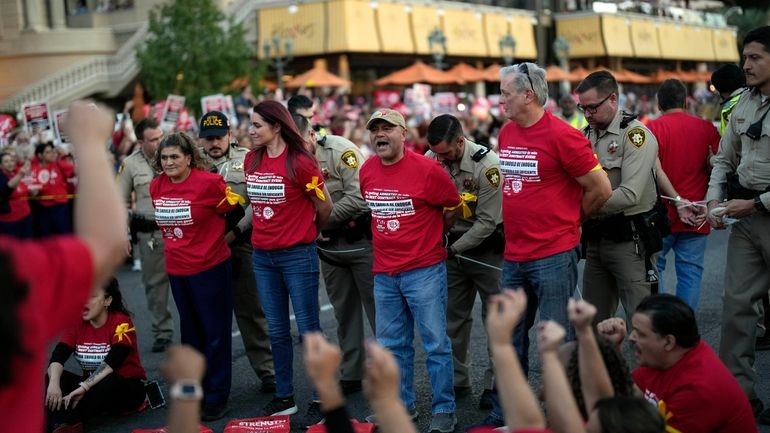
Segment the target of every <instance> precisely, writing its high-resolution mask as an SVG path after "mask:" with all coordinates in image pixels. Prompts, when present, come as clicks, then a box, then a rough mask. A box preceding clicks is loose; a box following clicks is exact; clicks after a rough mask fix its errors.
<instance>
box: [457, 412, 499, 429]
mask: <svg viewBox="0 0 770 433" xmlns="http://www.w3.org/2000/svg"><path fill="white" fill-rule="evenodd" d="M504 425H505V420H503V419H500V418H498V417H496V416H494V415H492V414H491V413H490V414H489V415H487V417H486V418H484V419H483V420H482V421H481V422H478V423H476V424H471V425H469V426H465V428H464V429H463V430H465V431H466V432H468V431H471V430H473V429H476V428H479V427H494V428H500V427H503V426H504Z"/></svg>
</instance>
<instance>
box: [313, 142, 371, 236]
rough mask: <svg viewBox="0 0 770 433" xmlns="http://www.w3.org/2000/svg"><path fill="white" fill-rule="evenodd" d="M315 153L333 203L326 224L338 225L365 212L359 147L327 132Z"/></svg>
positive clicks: (361, 160) (327, 225) (327, 226)
mask: <svg viewBox="0 0 770 433" xmlns="http://www.w3.org/2000/svg"><path fill="white" fill-rule="evenodd" d="M315 156H316V158H317V159H318V163H319V164H320V166H321V173H322V174H323V176H324V182H325V184H326V189H327V190H329V194H330V195H331V196H332V203H334V206H333V207H332V213H331V216H329V221H328V222H327V223H326V228H328V229H335V228H340V226H341V224H342V223H344V222H345V221H348V220H349V219H351V218H355V217H357V216H359V215H361V214H363V213H366V212H368V211H369V208H368V207H367V205H366V201H365V200H364V198H363V196H361V185H360V182H359V179H358V174H359V171H360V170H361V164H363V162H364V158H363V156H361V151H360V150H358V147H357V146H356V145H355V144H353V143H352V142H351V141H349V140H347V139H346V138H344V137H340V136H337V135H327V136H326V140H325V141H324V143H323V144H320V143H319V144H318V145H317V146H316V148H315Z"/></svg>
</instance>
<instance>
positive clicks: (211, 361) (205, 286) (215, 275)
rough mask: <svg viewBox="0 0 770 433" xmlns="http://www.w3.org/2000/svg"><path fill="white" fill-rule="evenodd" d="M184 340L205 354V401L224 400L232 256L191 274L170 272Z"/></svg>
mask: <svg viewBox="0 0 770 433" xmlns="http://www.w3.org/2000/svg"><path fill="white" fill-rule="evenodd" d="M168 278H169V281H170V283H171V291H172V293H173V294H174V302H176V307H177V309H178V310H179V322H180V329H181V331H182V344H189V345H190V346H192V347H194V348H195V349H197V350H198V351H200V352H201V353H203V355H204V356H205V357H206V375H205V376H203V402H204V404H206V405H215V404H223V403H226V402H227V399H228V397H229V396H230V383H231V381H232V374H233V371H232V358H233V356H232V334H231V332H232V323H233V318H232V317H233V288H232V270H231V266H230V260H225V261H224V262H222V263H220V264H218V265H216V266H214V267H213V268H210V269H207V270H205V271H203V272H199V273H197V274H194V275H188V276H175V275H169V277H168Z"/></svg>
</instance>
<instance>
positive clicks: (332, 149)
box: [288, 95, 375, 394]
mask: <svg viewBox="0 0 770 433" xmlns="http://www.w3.org/2000/svg"><path fill="white" fill-rule="evenodd" d="M303 98H304V99H308V98H306V97H304V96H299V95H298V96H294V97H292V98H291V99H289V103H288V105H289V107H290V109H291V108H296V107H299V109H298V110H295V112H294V113H292V116H293V118H294V122H295V123H296V124H297V129H299V131H300V132H301V133H302V134H303V136H304V137H305V138H306V140H307V141H308V143H309V144H310V145H311V147H312V149H311V150H313V152H314V154H315V156H316V158H318V163H319V165H320V166H321V173H322V174H323V176H324V182H325V184H326V188H327V189H328V190H329V194H331V196H332V203H334V207H333V209H332V214H331V216H330V217H329V222H328V223H327V224H326V226H325V227H324V228H323V230H322V231H321V238H320V239H319V240H318V255H319V257H320V259H321V272H322V273H323V277H324V282H325V284H326V292H327V293H328V295H329V300H330V301H331V303H332V306H333V307H334V315H335V317H336V318H337V323H339V326H338V327H337V337H338V339H339V343H340V347H341V348H342V365H341V366H340V368H341V370H342V372H341V375H340V387H341V388H342V391H343V393H345V394H351V393H353V392H357V391H360V390H361V379H363V367H364V360H365V353H364V347H363V341H364V312H366V317H367V319H368V320H369V325H370V326H371V328H372V332H374V327H375V317H374V293H373V284H374V277H373V276H372V259H373V255H372V241H371V232H370V230H371V219H370V214H369V208H368V207H367V206H366V202H365V201H364V199H363V197H362V196H361V188H360V184H359V181H358V173H359V170H360V168H361V164H363V162H364V159H363V157H362V156H361V152H360V151H359V150H358V147H357V146H356V145H355V144H353V143H352V142H350V141H349V140H347V139H345V138H343V137H340V136H336V135H324V136H321V137H317V136H316V135H315V131H313V128H312V127H311V125H310V118H312V113H308V112H306V111H302V110H303V109H304V108H305V107H303V106H302V105H303V104H302V102H305V104H304V105H307V102H310V101H309V99H308V100H307V101H304V100H303ZM310 106H311V107H312V102H310ZM311 109H312V108H311Z"/></svg>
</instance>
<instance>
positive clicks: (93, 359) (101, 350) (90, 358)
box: [75, 343, 110, 371]
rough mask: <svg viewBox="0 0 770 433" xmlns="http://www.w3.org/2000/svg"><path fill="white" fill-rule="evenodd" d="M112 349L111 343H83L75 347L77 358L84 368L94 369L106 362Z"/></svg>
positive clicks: (87, 369)
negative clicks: (105, 359)
mask: <svg viewBox="0 0 770 433" xmlns="http://www.w3.org/2000/svg"><path fill="white" fill-rule="evenodd" d="M109 351H110V345H109V343H83V344H77V345H76V347H75V359H76V360H77V361H78V363H79V364H80V366H81V367H82V368H83V370H86V371H93V370H96V369H97V368H98V367H99V365H100V364H101V363H102V362H104V358H106V357H107V353H109Z"/></svg>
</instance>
